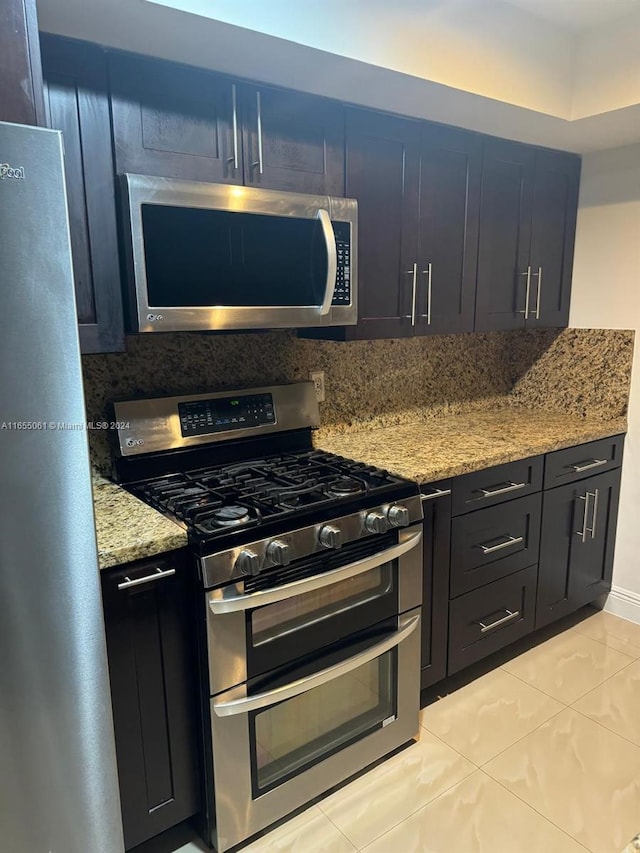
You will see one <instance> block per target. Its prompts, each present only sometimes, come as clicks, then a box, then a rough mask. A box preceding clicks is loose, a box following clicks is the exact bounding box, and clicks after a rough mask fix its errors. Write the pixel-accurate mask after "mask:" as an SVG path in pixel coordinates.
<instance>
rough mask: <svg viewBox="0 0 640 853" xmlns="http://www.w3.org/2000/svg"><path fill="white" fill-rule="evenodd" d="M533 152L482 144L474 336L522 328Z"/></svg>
mask: <svg viewBox="0 0 640 853" xmlns="http://www.w3.org/2000/svg"><path fill="white" fill-rule="evenodd" d="M534 160H535V149H533V148H529V147H528V146H526V145H520V144H518V143H516V142H506V141H503V140H500V139H488V140H486V141H485V144H484V152H483V166H482V197H481V203H480V236H479V243H478V275H477V293H476V321H475V329H476V331H477V332H488V331H494V330H496V331H497V330H501V329H520V328H522V327H523V326H524V310H525V298H526V293H527V267H528V265H529V246H530V242H531V240H530V237H531V204H532V198H533V173H534ZM530 304H531V303H530Z"/></svg>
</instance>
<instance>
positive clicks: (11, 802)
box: [0, 122, 124, 853]
mask: <svg viewBox="0 0 640 853" xmlns="http://www.w3.org/2000/svg"><path fill="white" fill-rule="evenodd" d="M0 356H1V359H0V850H3V851H5V850H6V851H7V853H120V851H122V850H123V849H124V847H123V842H122V828H121V820H120V806H119V794H118V782H117V773H116V763H115V747H114V738H113V725H112V718H111V701H110V695H109V683H108V672H107V658H106V648H105V638H104V623H103V616H102V604H101V597H100V583H99V571H98V562H97V550H96V540H95V526H94V517H93V503H92V495H91V477H90V467H89V455H88V443H87V432H86V429H85V427H84V422H85V409H84V395H83V388H82V374H81V368H80V351H79V344H78V331H77V325H76V315H75V299H74V289H73V272H72V262H71V248H70V243H69V228H68V217H67V203H66V194H65V187H64V172H63V152H62V138H61V135H60V133H58V132H57V131H52V130H46V129H44V128H35V127H26V126H22V125H14V124H6V123H3V122H0Z"/></svg>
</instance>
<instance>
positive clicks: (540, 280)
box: [536, 267, 542, 320]
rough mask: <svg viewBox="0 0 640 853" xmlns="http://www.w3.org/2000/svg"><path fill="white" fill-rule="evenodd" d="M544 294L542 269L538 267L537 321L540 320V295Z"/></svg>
mask: <svg viewBox="0 0 640 853" xmlns="http://www.w3.org/2000/svg"><path fill="white" fill-rule="evenodd" d="M541 293H542V267H538V291H537V293H536V320H539V319H540V294H541Z"/></svg>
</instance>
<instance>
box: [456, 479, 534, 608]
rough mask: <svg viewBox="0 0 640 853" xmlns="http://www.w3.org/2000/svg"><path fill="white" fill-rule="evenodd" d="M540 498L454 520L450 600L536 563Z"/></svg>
mask: <svg viewBox="0 0 640 853" xmlns="http://www.w3.org/2000/svg"><path fill="white" fill-rule="evenodd" d="M541 507H542V494H541V493H538V494H536V495H529V497H527V498H520V499H519V500H512V501H509V503H507V504H503V505H502V506H495V507H490V508H489V509H481V510H478V511H477V512H472V513H469V514H468V515H462V516H459V517H458V518H454V519H453V521H452V524H451V575H450V597H451V598H456V596H458V595H462V594H463V593H466V592H469V591H470V590H472V589H477V588H478V587H480V586H484V585H485V584H487V583H490V582H491V581H495V580H498V579H499V578H502V577H505V576H506V575H510V574H512V573H513V572H517V571H519V570H520V569H524V568H526V566H531V565H532V564H533V563H537V562H538V551H539V547H540V518H541Z"/></svg>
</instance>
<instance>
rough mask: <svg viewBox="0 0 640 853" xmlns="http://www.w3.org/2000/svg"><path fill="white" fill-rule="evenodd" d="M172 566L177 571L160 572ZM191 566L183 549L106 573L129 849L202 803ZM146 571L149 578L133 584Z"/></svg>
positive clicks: (113, 694)
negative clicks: (191, 608) (165, 574)
mask: <svg viewBox="0 0 640 853" xmlns="http://www.w3.org/2000/svg"><path fill="white" fill-rule="evenodd" d="M172 569H173V570H175V574H174V575H168V576H161V577H158V578H155V577H154V575H157V574H158V570H161V571H164V572H168V571H171V570H172ZM186 569H187V566H186V564H185V562H184V559H183V558H182V555H181V554H180V553H179V552H176V553H175V554H174V555H166V556H164V557H163V558H161V559H159V560H147V561H144V562H141V563H136V564H133V565H130V566H127V567H126V568H123V569H117V570H113V571H110V572H104V573H103V576H102V591H103V599H104V609H105V627H106V636H107V653H108V658H109V673H110V680H111V698H112V704H113V723H114V729H115V736H116V754H117V760H118V776H119V780H120V799H121V805H122V820H123V826H124V838H125V846H126V848H127V849H130V848H131V847H134V846H135V845H137V844H140V843H141V842H142V841H144V840H146V839H147V838H150V837H151V836H153V835H157V834H158V833H159V832H162V831H164V830H165V829H167V828H169V827H171V826H174V825H175V824H177V823H179V822H181V821H183V820H186V819H187V818H188V817H190V816H191V815H192V814H194V813H195V812H196V811H197V809H198V806H199V800H198V788H199V775H198V773H199V770H198V757H197V756H198V744H197V738H196V731H197V716H196V712H195V708H196V684H195V669H196V667H195V656H196V650H195V646H194V643H193V642H192V626H193V621H194V620H193V618H191V617H190V613H189V607H190V600H191V599H190V596H189V595H188V582H187V577H186ZM144 577H150V580H149V582H148V583H146V584H144V583H143V584H140V585H138V586H135V585H134V586H129V587H127V586H126V584H127V581H128V580H139V579H140V578H144ZM122 584H125V586H124V587H121V588H120V589H119V588H118V586H119V585H122Z"/></svg>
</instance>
